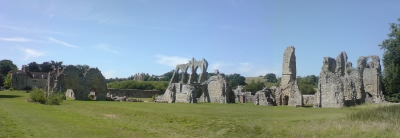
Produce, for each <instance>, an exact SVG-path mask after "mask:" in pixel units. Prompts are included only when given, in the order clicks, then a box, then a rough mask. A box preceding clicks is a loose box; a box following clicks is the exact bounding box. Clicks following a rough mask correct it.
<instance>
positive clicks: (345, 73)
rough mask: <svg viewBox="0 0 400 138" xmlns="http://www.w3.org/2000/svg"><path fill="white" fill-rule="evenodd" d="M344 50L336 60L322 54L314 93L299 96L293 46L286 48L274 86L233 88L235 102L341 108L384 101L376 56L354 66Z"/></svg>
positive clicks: (368, 57) (362, 59)
mask: <svg viewBox="0 0 400 138" xmlns="http://www.w3.org/2000/svg"><path fill="white" fill-rule="evenodd" d="M347 59H348V57H347V54H346V52H341V53H340V54H339V55H338V57H337V58H336V59H334V58H331V57H325V58H324V59H323V65H322V68H321V73H320V75H319V83H318V90H317V92H316V93H315V94H314V95H303V94H302V93H301V91H300V90H299V86H298V84H297V80H296V56H295V48H294V47H293V46H289V47H287V48H286V50H285V52H284V57H283V64H282V79H281V83H280V85H279V86H278V87H275V86H273V87H271V88H264V89H263V90H260V91H258V92H256V93H254V94H252V93H251V92H243V87H241V86H240V87H238V88H237V89H235V90H234V94H235V101H236V102H239V103H248V102H253V103H254V104H255V105H289V106H296V107H299V106H305V105H307V106H314V107H333V108H341V107H344V106H351V105H358V104H362V103H382V102H385V100H384V95H383V93H382V81H381V79H380V75H381V66H380V59H379V57H378V56H375V55H373V56H367V57H364V56H362V57H360V58H359V59H358V61H357V67H356V68H354V67H353V66H352V63H351V62H348V61H347Z"/></svg>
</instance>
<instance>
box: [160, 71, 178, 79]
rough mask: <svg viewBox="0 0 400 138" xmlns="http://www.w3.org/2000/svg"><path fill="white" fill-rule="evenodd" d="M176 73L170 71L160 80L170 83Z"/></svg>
mask: <svg viewBox="0 0 400 138" xmlns="http://www.w3.org/2000/svg"><path fill="white" fill-rule="evenodd" d="M174 71H175V70H171V71H169V72H167V73H164V74H163V75H162V77H161V78H160V81H170V80H171V78H172V75H174Z"/></svg>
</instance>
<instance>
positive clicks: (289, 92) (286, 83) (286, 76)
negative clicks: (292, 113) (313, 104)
mask: <svg viewBox="0 0 400 138" xmlns="http://www.w3.org/2000/svg"><path fill="white" fill-rule="evenodd" d="M296 77H297V76H296V55H295V48H294V47H293V46H289V47H287V48H286V50H285V53H284V56H283V64H282V79H281V83H280V85H279V87H278V88H276V91H275V101H276V104H277V105H290V106H303V97H302V94H301V92H300V90H299V86H298V85H297V80H296Z"/></svg>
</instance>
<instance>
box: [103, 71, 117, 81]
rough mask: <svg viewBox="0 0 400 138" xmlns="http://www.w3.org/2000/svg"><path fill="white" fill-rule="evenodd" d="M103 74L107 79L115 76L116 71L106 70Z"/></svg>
mask: <svg viewBox="0 0 400 138" xmlns="http://www.w3.org/2000/svg"><path fill="white" fill-rule="evenodd" d="M103 76H104V77H105V78H106V79H108V78H114V76H115V71H113V70H108V71H105V72H104V73H103Z"/></svg>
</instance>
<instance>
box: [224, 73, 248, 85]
mask: <svg viewBox="0 0 400 138" xmlns="http://www.w3.org/2000/svg"><path fill="white" fill-rule="evenodd" d="M226 78H227V79H228V82H229V81H231V80H232V81H234V82H236V83H237V85H246V82H245V81H246V78H245V77H243V76H241V75H240V74H236V73H234V74H230V75H227V76H226ZM231 87H232V86H231ZM232 88H234V87H232Z"/></svg>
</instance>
